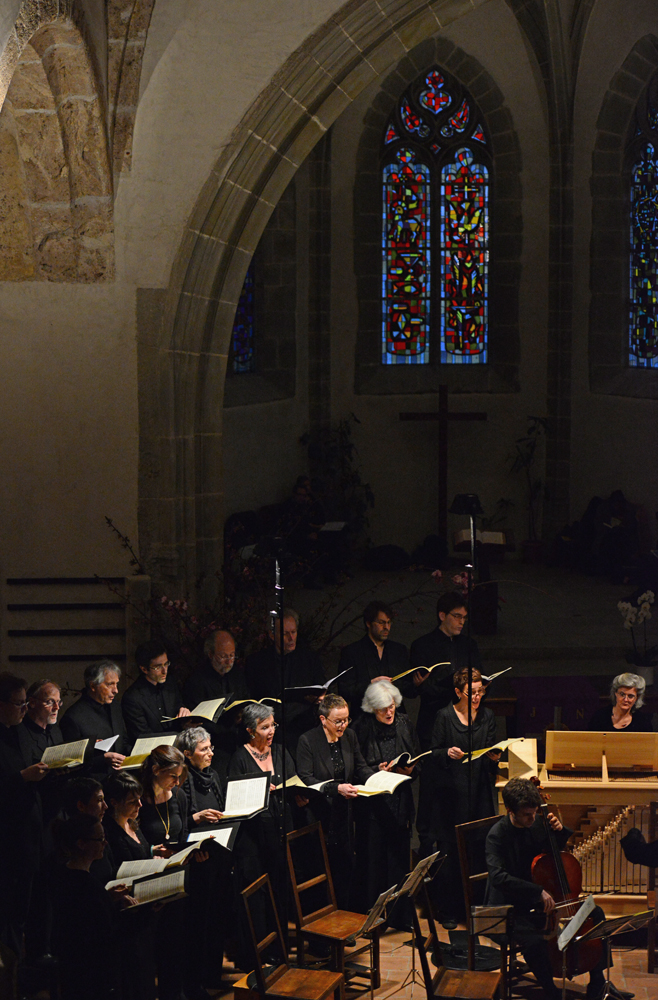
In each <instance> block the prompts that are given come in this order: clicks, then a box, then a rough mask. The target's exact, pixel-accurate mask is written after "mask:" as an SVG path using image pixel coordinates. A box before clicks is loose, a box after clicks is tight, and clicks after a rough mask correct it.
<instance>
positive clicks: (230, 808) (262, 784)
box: [222, 774, 270, 816]
mask: <svg viewBox="0 0 658 1000" xmlns="http://www.w3.org/2000/svg"><path fill="white" fill-rule="evenodd" d="M269 782H270V775H269V774H263V777H262V780H261V778H260V775H259V776H258V777H257V778H237V779H235V780H232V781H229V782H228V784H227V786H226V806H225V808H224V809H223V810H222V814H223V815H224V816H248V815H249V814H250V813H253V812H257V811H258V810H259V809H262V808H263V807H264V806H265V797H266V795H267V786H268V784H269Z"/></svg>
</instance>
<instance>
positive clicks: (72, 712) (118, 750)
mask: <svg viewBox="0 0 658 1000" xmlns="http://www.w3.org/2000/svg"><path fill="white" fill-rule="evenodd" d="M120 677H121V670H120V669H119V667H118V666H117V665H116V663H113V662H112V660H100V661H98V662H96V663H90V664H89V666H88V667H86V668H85V672H84V682H85V687H84V691H83V692H82V694H81V695H80V697H79V698H78V700H77V701H74V702H73V704H72V705H71V706H70V707H69V708H67V710H66V712H64V715H63V716H62V721H61V723H60V728H61V730H62V735H63V737H64V740H65V742H66V743H73V742H75V741H76V740H84V739H89V740H90V743H91V746H93V745H94V743H98V742H99V741H100V740H106V739H108V738H109V737H110V736H118V737H119V739H118V740H117V741H116V743H115V744H114V746H113V747H112V749H111V750H109V751H107V752H106V753H105V761H106V763H107V764H109V765H110V766H111V767H119V766H120V764H121V762H122V761H123V760H124V758H125V756H126V754H127V753H129V752H130V744H129V741H128V734H127V733H126V724H125V722H124V721H123V715H122V713H121V705H120V704H119V699H118V697H117V694H118V691H119V678H120ZM95 770H97V768H95Z"/></svg>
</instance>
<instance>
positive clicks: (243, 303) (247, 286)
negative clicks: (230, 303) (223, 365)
mask: <svg viewBox="0 0 658 1000" xmlns="http://www.w3.org/2000/svg"><path fill="white" fill-rule="evenodd" d="M232 346H233V371H234V372H235V374H239V375H242V374H245V373H247V372H253V371H254V370H255V368H254V262H253V260H252V261H251V264H250V265H249V268H248V269H247V273H246V275H245V278H244V284H243V286H242V291H241V292H240V300H239V302H238V307H237V309H236V310H235V319H234V320H233V335H232Z"/></svg>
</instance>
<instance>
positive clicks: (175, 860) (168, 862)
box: [164, 837, 197, 868]
mask: <svg viewBox="0 0 658 1000" xmlns="http://www.w3.org/2000/svg"><path fill="white" fill-rule="evenodd" d="M188 840H189V837H188ZM196 850H197V846H196V844H192V845H190V846H189V847H184V848H183V850H182V851H178V852H177V853H176V854H172V856H171V857H170V858H165V859H164V862H165V867H166V868H175V867H176V865H182V864H183V862H184V861H185V859H186V858H187V857H189V855H190V854H191V853H192V851H196Z"/></svg>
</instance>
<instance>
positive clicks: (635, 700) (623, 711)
mask: <svg viewBox="0 0 658 1000" xmlns="http://www.w3.org/2000/svg"><path fill="white" fill-rule="evenodd" d="M645 688H646V681H645V680H644V677H640V676H639V675H638V674H631V673H625V674H617V676H616V677H615V679H614V680H613V682H612V684H611V685H610V701H611V704H610V705H604V706H603V708H597V710H596V712H595V713H594V715H593V716H592V718H591V719H590V720H589V725H588V727H587V728H588V729H589V731H590V732H593V733H614V732H619V731H622V730H625V731H626V732H629V733H650V732H652V731H653V726H652V719H651V716H650V715H649V714H648V713H647V712H639V711H638V709H639V708H641V707H642V705H643V704H644V691H645Z"/></svg>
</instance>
